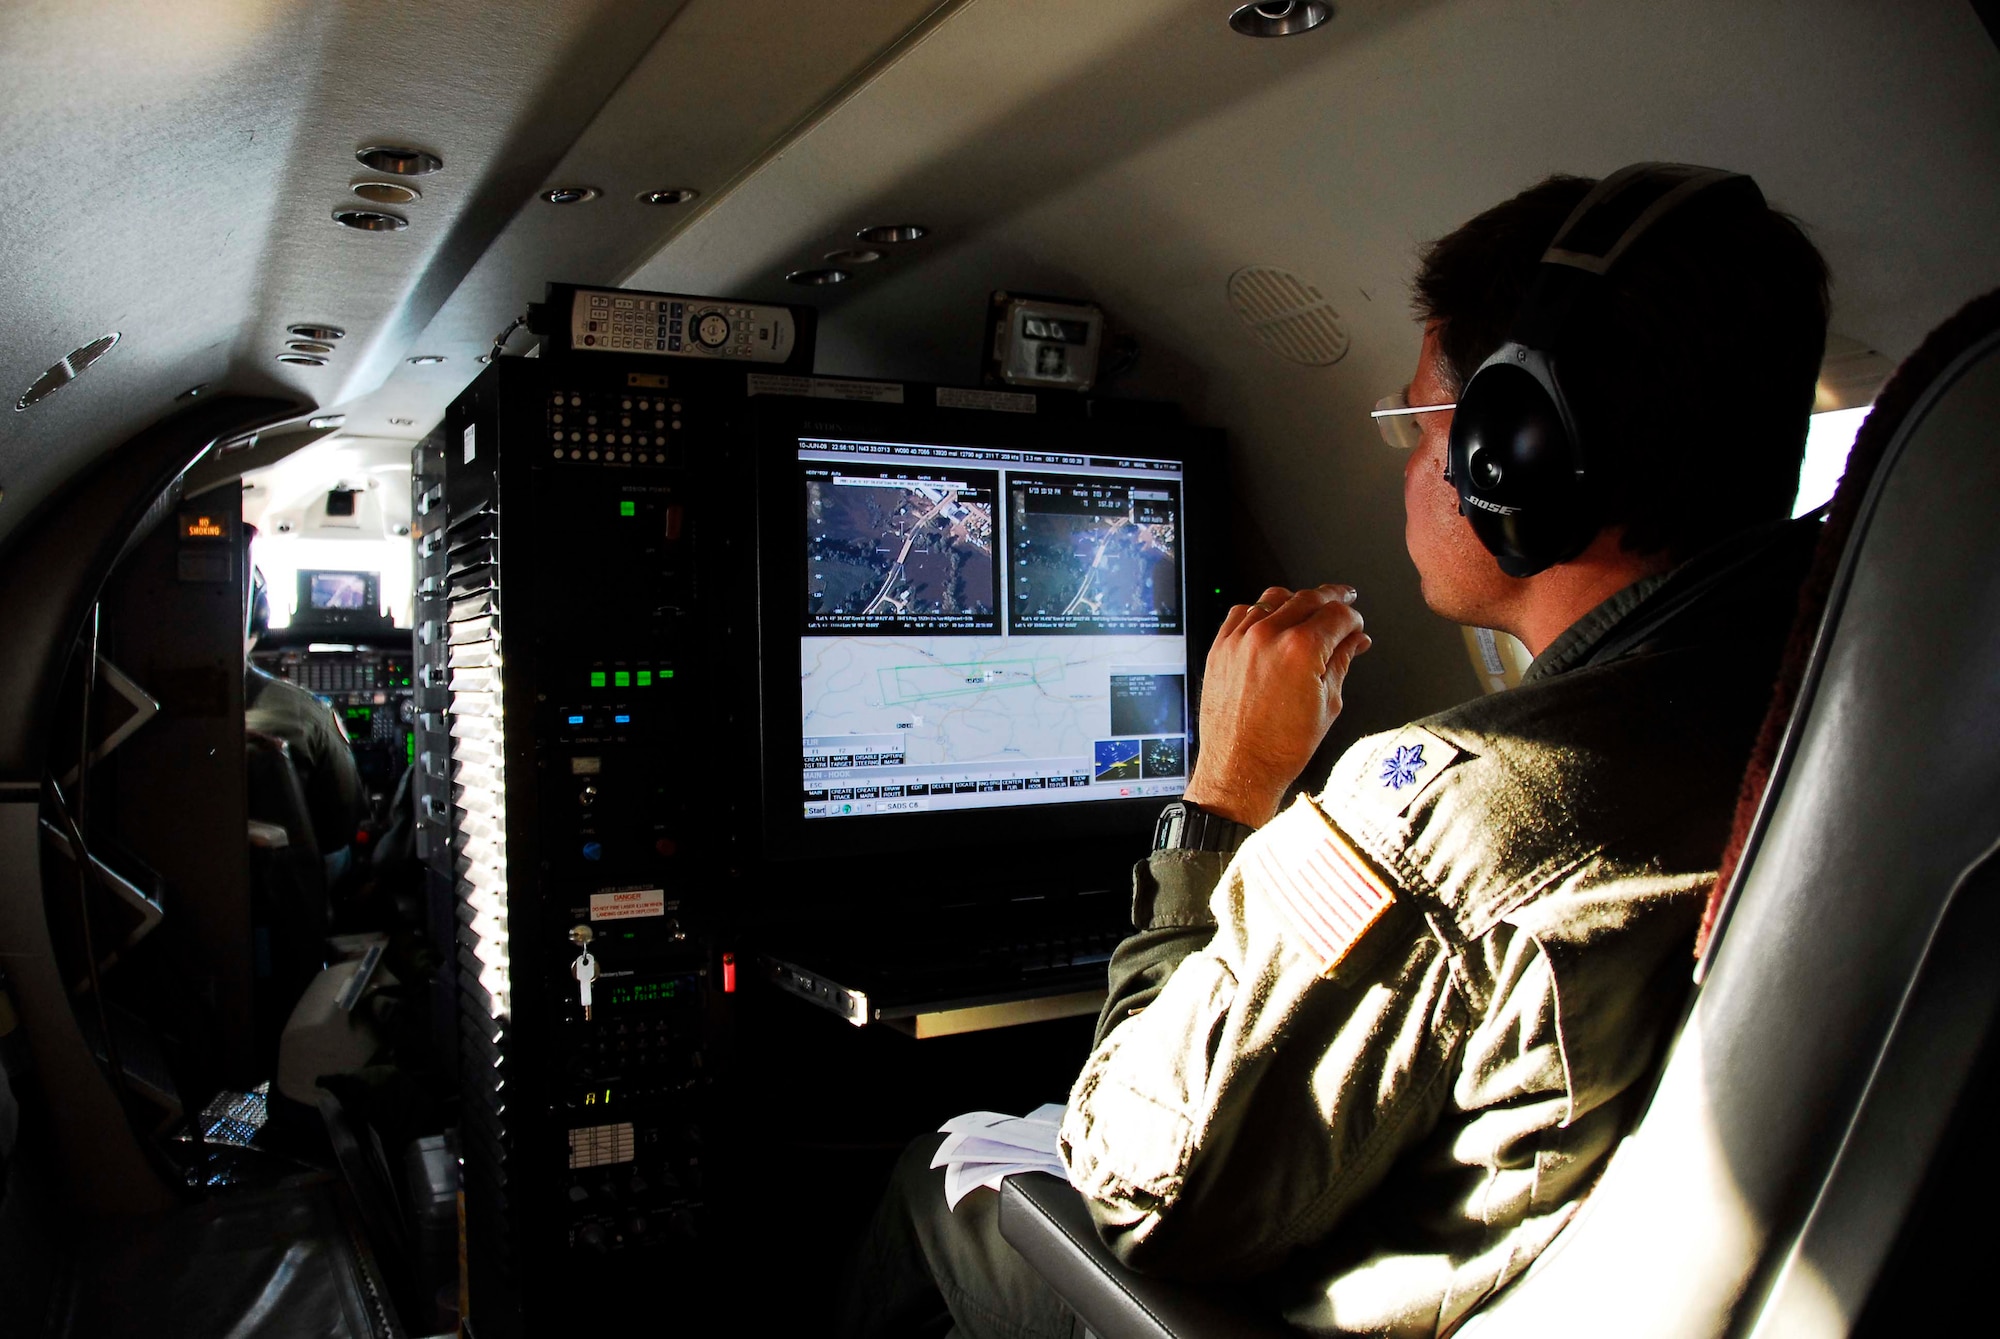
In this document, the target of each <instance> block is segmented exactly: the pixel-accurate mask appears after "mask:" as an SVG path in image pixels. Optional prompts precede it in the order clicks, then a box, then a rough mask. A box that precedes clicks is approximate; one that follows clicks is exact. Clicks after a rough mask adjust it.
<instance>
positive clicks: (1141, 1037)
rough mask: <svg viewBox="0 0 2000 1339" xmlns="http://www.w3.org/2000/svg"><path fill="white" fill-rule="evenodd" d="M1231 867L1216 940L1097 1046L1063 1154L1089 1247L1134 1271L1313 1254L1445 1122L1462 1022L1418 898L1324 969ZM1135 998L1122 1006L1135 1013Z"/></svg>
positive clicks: (1274, 902) (1243, 862)
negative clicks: (1091, 1232)
mask: <svg viewBox="0 0 2000 1339" xmlns="http://www.w3.org/2000/svg"><path fill="white" fill-rule="evenodd" d="M1309 805H1310V802H1309V801H1307V802H1302V806H1301V808H1299V809H1295V810H1294V811H1292V813H1290V814H1288V815H1286V816H1284V817H1281V818H1280V819H1279V820H1277V821H1275V822H1274V823H1272V824H1271V825H1268V826H1267V827H1266V828H1265V829H1264V830H1263V831H1261V832H1259V833H1258V834H1257V835H1256V836H1255V837H1253V838H1251V840H1250V842H1248V843H1246V844H1245V846H1244V848H1243V850H1242V851H1241V852H1240V853H1239V854H1238V856H1237V858H1236V860H1235V861H1234V862H1232V863H1231V865H1230V867H1229V869H1228V871H1227V872H1226V874H1225V875H1224V876H1223V878H1222V880H1221V882H1220V884H1219V886H1218V887H1217V888H1216V890H1215V893H1214V895H1213V897H1212V899H1211V902H1210V910H1211V914H1212V916H1213V918H1214V920H1215V923H1216V924H1215V929H1214V931H1213V932H1212V934H1211V936H1210V939H1209V942H1208V943H1207V944H1205V945H1204V946H1203V947H1202V948H1200V949H1199V950H1197V951H1193V952H1190V953H1188V954H1186V955H1185V957H1184V958H1183V960H1182V961H1180V963H1179V965H1178V966H1177V967H1175V968H1174V969H1173V971H1172V973H1171V975H1170V976H1169V977H1168V979H1167V980H1166V982H1165V984H1164V985H1162V986H1160V987H1159V988H1157V990H1155V991H1154V993H1153V994H1152V995H1151V996H1150V1002H1149V1003H1148V1004H1146V1006H1145V1007H1144V1009H1143V1011H1142V1012H1138V1013H1128V1015H1127V1016H1126V1017H1125V1018H1124V1019H1123V1020H1121V1021H1118V1022H1116V1023H1115V1024H1114V1025H1113V1026H1111V1027H1110V1028H1108V1029H1105V1030H1104V1031H1103V1035H1102V1036H1101V1038H1100V1040H1099V1043H1098V1045H1097V1047H1096V1049H1095V1050H1094V1051H1093V1053H1092V1054H1091V1057H1090V1059H1089V1060H1088V1061H1087V1062H1086V1064H1085V1066H1084V1070H1083V1072H1082V1074H1081V1075H1080V1076H1079V1078H1078V1080H1077V1082H1076V1085H1075V1087H1074V1089H1073V1090H1072V1092H1071V1095H1070V1101H1069V1108H1068V1111H1067V1113H1066V1116H1065V1119H1064V1122H1063V1127H1062V1133H1061V1137H1060V1141H1059V1142H1060V1150H1061V1153H1062V1156H1063V1159H1064V1163H1065V1166H1066V1167H1067V1169H1068V1171H1069V1176H1070V1181H1071V1183H1072V1184H1073V1185H1074V1186H1076V1188H1077V1189H1078V1190H1079V1191H1081V1192H1082V1193H1083V1195H1084V1196H1085V1198H1086V1200H1087V1201H1088V1203H1089V1206H1090V1210H1091V1214H1092V1217H1093V1218H1094V1219H1095V1220H1096V1223H1097V1226H1098V1231H1099V1234H1100V1235H1101V1236H1102V1237H1103V1239H1104V1240H1105V1242H1106V1244H1107V1245H1108V1246H1109V1247H1110V1248H1111V1250H1112V1251H1113V1253H1114V1254H1116V1255H1117V1256H1118V1257H1119V1258H1120V1259H1121V1260H1123V1261H1125V1262H1126V1263H1127V1264H1129V1265H1131V1266H1133V1267H1134V1268H1138V1269H1142V1270H1156V1271H1159V1272H1164V1273H1171V1274H1173V1275H1175V1276H1178V1277H1185V1278H1238V1277H1247V1276H1251V1275H1255V1274H1259V1273H1263V1272H1266V1271H1268V1270H1270V1269H1273V1268H1275V1267H1276V1266H1278V1265H1279V1264H1281V1263H1282V1262H1283V1261H1284V1259H1285V1258H1286V1257H1287V1256H1288V1255H1289V1254H1290V1253H1291V1252H1292V1251H1293V1250H1294V1249H1295V1248H1297V1247H1298V1246H1300V1245H1302V1244H1305V1243H1308V1242H1312V1241H1315V1240H1318V1239H1319V1238H1320V1237H1322V1236H1324V1235H1325V1233H1326V1232H1327V1231H1328V1230H1329V1229H1330V1228H1331V1227H1332V1226H1333V1224H1334V1223H1335V1222H1337V1221H1338V1220H1339V1219H1340V1217H1341V1216H1342V1215H1343V1214H1344V1213H1345V1212H1346V1211H1347V1210H1348V1209H1349V1208H1350V1207H1352V1206H1353V1205H1354V1204H1355V1203H1357V1202H1358V1201H1359V1200H1360V1199H1361V1198H1362V1197H1363V1196H1365V1195H1366V1194H1367V1193H1368V1192H1369V1191H1370V1190H1371V1189H1373V1188H1374V1187H1375V1186H1376V1185H1377V1184H1378V1183H1379V1182H1380V1181H1381V1179H1382V1177H1383V1175H1384V1174H1385V1173H1386V1172H1387V1170H1388V1168H1389V1166H1390V1165H1391V1163H1393V1162H1394V1161H1395V1159H1396V1157H1397V1155H1398V1154H1400V1153H1401V1152H1402V1151H1403V1150H1404V1149H1406V1148H1408V1147H1409V1146H1410V1145H1412V1144H1413V1143H1415V1142H1416V1141H1417V1140H1419V1139H1421V1138H1422V1137H1423V1136H1424V1135H1425V1134H1427V1133H1428V1132H1429V1131H1430V1130H1431V1129H1432V1128H1433V1127H1434V1126H1435V1124H1436V1121H1437V1119H1438V1117H1439V1115H1440V1113H1441V1112H1442V1111H1443V1110H1444V1108H1445V1105H1446V1103H1447V1102H1448V1101H1449V1098H1450V1090H1451V1077H1450V1076H1451V1074H1452V1072H1453V1069H1454V1065H1455V1062H1456V1059H1457V1057H1458V1051H1459V1048H1460V1045H1461V1039H1462V1037H1463V1035H1464V1033H1465V1031H1466V1027H1467V1011H1466V1006H1465V1003H1464V1001H1463V998H1462V996H1461V995H1460V993H1459V992H1458V990H1457V988H1456V986H1455V984H1454V982H1455V978H1454V976H1453V973H1452V972H1451V970H1450V967H1449V961H1448V958H1447V955H1446V954H1445V952H1444V950H1443V948H1442V947H1441V945H1440V944H1439V942H1438V940H1436V939H1435V938H1434V937H1433V936H1432V935H1431V934H1430V933H1429V932H1428V926H1427V924H1426V922H1425V920H1424V917H1423V916H1422V915H1421V914H1419V911H1418V908H1417V905H1416V903H1415V900H1414V899H1407V898H1406V899H1402V900H1399V901H1397V902H1395V903H1394V904H1392V905H1390V906H1389V907H1388V910H1387V912H1386V913H1385V914H1382V915H1380V916H1379V918H1378V919H1376V920H1374V921H1373V923H1372V924H1371V925H1369V927H1368V928H1367V929H1366V931H1365V933H1364V934H1362V935H1361V936H1360V937H1359V938H1358V939H1357V940H1356V941H1355V942H1354V943H1353V944H1352V945H1351V946H1350V947H1349V949H1348V951H1346V952H1345V953H1344V954H1343V955H1342V956H1340V958H1339V960H1338V961H1337V962H1336V963H1334V964H1332V965H1331V966H1329V964H1328V963H1327V962H1325V961H1324V960H1323V957H1322V955H1321V953H1320V952H1319V951H1317V950H1316V949H1315V948H1314V946H1313V945H1312V944H1311V943H1310V942H1308V941H1305V940H1302V939H1301V937H1300V935H1299V934H1298V932H1297V928H1296V925H1295V924H1294V922H1292V921H1290V920H1288V919H1287V917H1286V915H1285V913H1284V912H1283V911H1282V910H1281V909H1280V907H1279V905H1278V899H1277V897H1276V896H1275V895H1274V894H1273V893H1272V892H1271V891H1270V890H1269V889H1268V888H1267V887H1265V886H1264V883H1263V881H1262V879H1261V877H1260V876H1259V874H1258V868H1259V866H1258V860H1257V858H1256V853H1257V851H1258V849H1259V847H1260V845H1262V844H1264V843H1267V842H1270V841H1273V840H1277V839H1280V838H1279V834H1278V833H1274V829H1276V830H1280V832H1282V830H1283V829H1284V828H1285V827H1286V825H1288V824H1296V823H1314V822H1318V823H1324V822H1325V821H1326V820H1325V819H1324V817H1323V815H1320V814H1319V813H1318V811H1317V810H1313V811H1312V813H1310V814H1307V813H1305V812H1304V809H1305V808H1306V807H1308V806H1309ZM1138 993H1139V992H1136V991H1135V992H1133V993H1132V995H1131V996H1130V997H1129V998H1137V997H1138Z"/></svg>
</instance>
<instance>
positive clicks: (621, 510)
mask: <svg viewBox="0 0 2000 1339" xmlns="http://www.w3.org/2000/svg"><path fill="white" fill-rule="evenodd" d="M618 514H619V515H620V516H637V515H638V514H639V504H638V503H636V502H621V503H619V504H618Z"/></svg>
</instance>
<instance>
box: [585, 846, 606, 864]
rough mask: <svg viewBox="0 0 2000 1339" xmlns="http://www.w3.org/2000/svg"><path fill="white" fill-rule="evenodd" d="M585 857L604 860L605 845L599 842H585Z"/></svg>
mask: <svg viewBox="0 0 2000 1339" xmlns="http://www.w3.org/2000/svg"><path fill="white" fill-rule="evenodd" d="M583 858H584V859H585V860H602V859H603V858H604V847H603V845H602V844H601V843H598V842H585V843H584V844H583Z"/></svg>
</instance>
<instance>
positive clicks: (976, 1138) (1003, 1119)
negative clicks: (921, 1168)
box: [931, 1102, 1069, 1209]
mask: <svg viewBox="0 0 2000 1339" xmlns="http://www.w3.org/2000/svg"><path fill="white" fill-rule="evenodd" d="M1062 1118H1063V1107H1062V1104H1061V1103H1059V1102H1050V1103H1047V1104H1045V1105H1043V1106H1038V1107H1036V1108H1035V1109H1034V1110H1033V1111H1030V1112H1029V1113H1028V1114H1027V1115H1025V1116H1003V1115H1001V1114H1000V1113H999V1112H997V1111H973V1112H968V1113H967V1114H966V1115H963V1116H953V1117H952V1118H951V1119H950V1120H948V1121H946V1122H945V1123H944V1124H943V1125H940V1126H938V1129H939V1130H941V1131H942V1132H943V1133H944V1134H945V1135H946V1136H948V1137H947V1138H946V1139H945V1141H944V1143H942V1144H940V1145H939V1146H938V1151H937V1156H936V1157H934V1158H932V1159H931V1166H933V1167H942V1168H944V1202H945V1204H946V1206H947V1207H949V1208H953V1209H956V1208H957V1207H958V1202H959V1201H960V1200H962V1199H964V1198H965V1197H966V1196H967V1195H970V1194H971V1193H972V1192H973V1191H974V1190H976V1189H977V1188H979V1187H980V1186H985V1187H986V1188H987V1189H988V1190H998V1189H999V1188H1000V1181H1001V1179H1002V1178H1003V1177H1008V1176H1012V1175H1013V1174H1014V1173H1016V1172H1047V1173H1048V1174H1049V1175H1051V1176H1059V1177H1062V1178H1063V1179H1064V1180H1068V1179H1069V1173H1068V1171H1066V1170H1065V1169H1064V1168H1063V1165H1062V1159H1061V1158H1059V1157H1057V1156H1056V1131H1057V1130H1058V1129H1060V1128H1061V1126H1062Z"/></svg>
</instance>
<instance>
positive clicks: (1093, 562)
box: [1008, 474, 1181, 633]
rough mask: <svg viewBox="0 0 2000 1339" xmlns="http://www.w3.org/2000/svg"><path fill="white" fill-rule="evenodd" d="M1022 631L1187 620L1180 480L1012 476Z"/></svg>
mask: <svg viewBox="0 0 2000 1339" xmlns="http://www.w3.org/2000/svg"><path fill="white" fill-rule="evenodd" d="M1009 485H1010V493H1011V497H1012V503H1013V505H1012V510H1011V515H1010V519H1009V521H1008V527H1009V530H1008V534H1009V541H1008V542H1009V553H1010V555H1011V559H1012V571H1011V576H1010V578H1009V579H1010V580H1011V582H1012V583H1013V584H1012V590H1011V592H1010V599H1009V603H1008V626H1009V628H1010V630H1012V631H1014V632H1050V633H1106V632H1139V633H1149V632H1150V633H1177V632H1179V631H1180V630H1181V578H1180V549H1179V543H1180V536H1179V532H1180V525H1179V520H1180V483H1179V481H1177V480H1173V479H1160V480H1152V479H1109V478H1083V477H1071V476H1066V475H1046V476H1036V475H1025V474H1014V475H1011V476H1010V477H1009Z"/></svg>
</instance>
